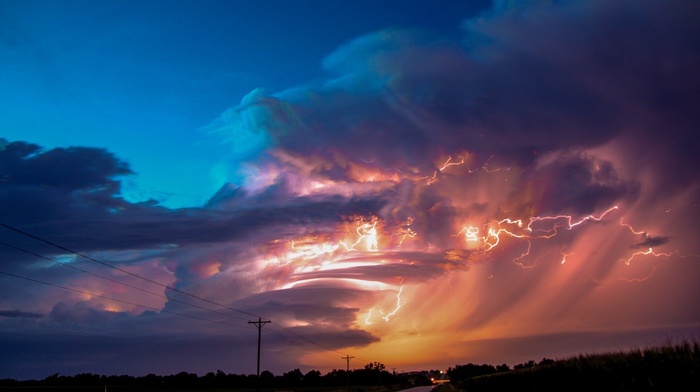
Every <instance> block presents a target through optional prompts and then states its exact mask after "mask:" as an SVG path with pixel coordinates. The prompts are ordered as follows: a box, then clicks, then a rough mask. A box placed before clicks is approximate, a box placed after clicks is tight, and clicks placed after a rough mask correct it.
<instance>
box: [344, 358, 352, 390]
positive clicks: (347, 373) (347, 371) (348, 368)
mask: <svg viewBox="0 0 700 392" xmlns="http://www.w3.org/2000/svg"><path fill="white" fill-rule="evenodd" d="M353 358H355V357H351V356H349V355H346V356H344V357H342V358H341V359H345V360H347V362H348V367H347V370H346V371H345V374H346V375H347V383H348V391H349V390H350V360H351V359H353Z"/></svg>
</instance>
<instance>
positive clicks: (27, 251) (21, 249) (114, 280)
mask: <svg viewBox="0 0 700 392" xmlns="http://www.w3.org/2000/svg"><path fill="white" fill-rule="evenodd" d="M0 245H4V246H6V247H8V248H12V249H15V250H17V251H20V252H24V253H27V254H30V255H32V256H35V257H38V258H41V259H44V260H48V261H51V262H54V263H57V264H60V265H62V266H64V267H67V268H71V269H74V270H76V271H80V272H83V273H86V274H89V275H92V276H95V277H98V278H100V279H104V280H106V281H109V282H112V283H117V284H120V285H122V286H125V287H130V288H132V289H134V290H138V291H141V292H144V293H147V294H151V295H155V296H157V297H160V298H165V299H167V300H168V301H173V302H177V303H180V304H183V305H187V306H192V307H193V308H197V309H201V310H206V311H209V312H212V313H216V314H220V315H223V316H226V317H231V318H236V319H239V320H247V319H245V318H242V317H236V316H232V315H230V314H226V313H222V312H218V311H216V310H213V309H209V308H205V307H203V306H199V305H196V304H192V303H189V302H185V301H181V300H179V299H177V298H171V297H168V296H167V295H163V294H160V293H155V292H153V291H149V290H146V289H142V288H140V287H137V286H134V285H132V284H129V283H124V282H120V281H118V280H116V279H112V278H109V277H106V276H103V275H100V274H96V273H94V272H91V271H87V270H84V269H82V268H78V267H76V266H74V265H71V264H68V263H64V262H62V261H58V260H54V259H52V258H50V257H46V256H43V255H40V254H38V253H35V252H32V251H30V250H27V249H23V248H20V247H18V246H14V245H12V244H8V243H6V242H3V241H0Z"/></svg>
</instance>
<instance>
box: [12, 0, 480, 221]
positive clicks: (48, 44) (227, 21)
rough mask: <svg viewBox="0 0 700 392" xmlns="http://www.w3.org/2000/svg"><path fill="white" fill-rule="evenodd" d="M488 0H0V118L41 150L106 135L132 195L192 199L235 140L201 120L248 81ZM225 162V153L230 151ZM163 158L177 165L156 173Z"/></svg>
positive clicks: (311, 69) (277, 78)
mask: <svg viewBox="0 0 700 392" xmlns="http://www.w3.org/2000/svg"><path fill="white" fill-rule="evenodd" d="M488 6H489V2H488V1H469V2H463V1H441V2H440V4H439V6H437V7H436V6H435V5H434V4H433V3H431V2H429V1H378V2H375V1H322V0H300V1H283V0H263V1H211V0H205V1H160V0H158V1H144V2H132V1H112V0H108V1H98V2H96V1H70V2H65V1H13V0H10V1H4V2H3V3H2V4H1V5H0V18H1V19H0V43H1V44H2V45H1V46H0V56H1V58H2V62H0V78H1V79H0V84H1V85H2V87H0V93H1V94H2V97H3V100H2V104H0V129H2V132H1V133H0V134H2V135H3V136H5V137H6V138H8V139H10V140H25V141H29V142H33V143H37V144H39V145H41V146H44V147H46V148H53V147H68V146H91V147H106V148H109V149H110V150H111V151H113V152H115V153H116V154H117V155H118V156H120V157H121V158H123V159H125V160H127V161H128V162H129V163H130V164H131V167H132V170H134V171H135V172H136V173H137V174H138V175H137V176H136V177H134V178H132V179H131V180H130V181H132V182H131V184H132V185H133V186H132V187H128V189H125V191H124V192H125V195H126V196H127V197H129V198H130V199H132V200H145V199H151V198H152V199H156V200H158V201H159V202H161V203H163V204H164V205H167V206H171V207H180V206H185V205H186V206H196V205H201V204H202V203H203V202H205V201H206V200H207V199H208V198H209V197H210V196H211V193H212V192H214V191H215V190H216V189H218V188H219V187H220V186H221V185H223V183H224V182H225V181H236V177H237V176H236V173H235V169H232V168H231V166H234V167H235V162H237V161H238V160H239V159H241V158H247V157H245V156H244V157H241V156H240V148H239V149H231V146H230V145H221V143H222V142H223V140H224V138H223V137H221V136H220V135H212V134H211V133H210V132H207V131H206V130H203V127H205V126H206V125H208V124H209V123H210V122H212V121H213V120H214V119H216V118H217V117H218V116H219V115H220V114H221V113H222V112H224V111H225V110H226V109H228V108H231V107H234V106H236V105H237V104H238V103H239V102H240V100H241V99H242V98H243V97H244V96H245V95H246V94H248V93H249V92H250V91H252V90H253V89H257V88H263V89H265V90H266V91H268V92H269V93H274V92H279V91H282V90H286V89H289V88H292V87H296V86H299V85H304V84H308V83H313V82H315V81H320V80H323V79H324V78H326V77H328V74H327V73H326V72H325V71H324V69H323V67H322V62H323V59H324V58H325V57H326V56H328V55H329V54H330V53H332V52H333V51H334V50H335V49H336V48H337V47H339V46H340V45H343V44H345V43H347V42H348V41H350V40H352V39H354V38H357V37H359V36H362V35H364V34H368V33H372V32H375V31H378V30H382V29H385V28H417V29H426V30H429V31H434V32H435V33H438V34H446V35H448V36H455V35H457V34H458V33H459V28H460V21H461V20H463V19H464V18H466V17H470V16H473V15H474V14H475V13H477V12H480V11H483V10H484V9H486V8H487V7H488ZM232 162H233V163H232ZM173 168H177V170H176V171H177V174H172V175H164V174H163V173H167V172H171V170H172V169H173Z"/></svg>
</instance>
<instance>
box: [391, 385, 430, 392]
mask: <svg viewBox="0 0 700 392" xmlns="http://www.w3.org/2000/svg"><path fill="white" fill-rule="evenodd" d="M433 388H435V385H428V386H425V387H414V388H409V389H402V390H400V391H399V392H430V391H432V390H433Z"/></svg>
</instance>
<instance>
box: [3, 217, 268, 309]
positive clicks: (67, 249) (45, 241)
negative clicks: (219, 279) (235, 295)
mask: <svg viewBox="0 0 700 392" xmlns="http://www.w3.org/2000/svg"><path fill="white" fill-rule="evenodd" d="M0 226H2V227H5V228H6V229H9V230H12V231H14V232H17V233H20V234H22V235H25V236H27V237H30V238H33V239H35V240H37V241H41V242H43V243H45V244H48V245H51V246H53V247H55V248H58V249H61V250H63V251H66V252H69V253H72V254H74V255H76V256H80V257H83V258H85V259H88V260H90V261H93V262H95V263H98V264H101V265H103V266H105V267H108V268H112V269H114V270H117V271H120V272H122V273H125V274H127V275H130V276H133V277H136V278H139V279H142V280H144V281H146V282H149V283H153V284H155V285H158V286H161V287H163V288H166V289H168V290H172V291H174V292H176V293H180V294H183V295H186V296H188V297H192V298H196V299H198V300H200V301H204V302H207V303H210V304H212V305H216V306H220V307H222V308H225V309H229V310H233V311H235V312H238V313H242V314H246V315H248V316H253V317H261V316H258V315H256V314H252V313H249V312H246V311H244V310H240V309H236V308H232V307H230V306H227V305H224V304H220V303H218V302H215V301H212V300H210V299H206V298H202V297H200V296H198V295H195V294H192V293H189V292H187V291H184V290H181V289H178V288H176V287H173V286H170V285H167V284H164V283H160V282H158V281H155V280H153V279H150V278H147V277H145V276H141V275H139V274H136V273H133V272H131V271H127V270H125V269H123V268H119V267H117V266H115V265H112V264H109V263H107V262H104V261H101V260H97V259H95V258H93V257H91V256H88V255H86V254H83V253H80V252H78V251H75V250H72V249H69V248H67V247H65V246H62V245H59V244H56V243H54V242H51V241H49V240H46V239H44V238H41V237H38V236H36V235H33V234H30V233H27V232H26V231H23V230H20V229H18V228H15V227H12V226H10V225H8V224H5V223H0Z"/></svg>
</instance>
